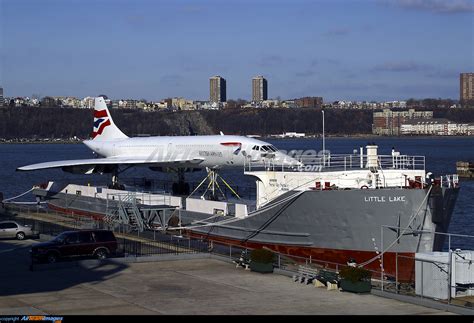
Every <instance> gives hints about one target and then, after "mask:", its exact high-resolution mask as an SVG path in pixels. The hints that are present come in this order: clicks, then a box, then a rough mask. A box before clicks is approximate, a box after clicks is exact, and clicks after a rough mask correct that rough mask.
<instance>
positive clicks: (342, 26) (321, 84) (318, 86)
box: [0, 0, 474, 101]
mask: <svg viewBox="0 0 474 323" xmlns="http://www.w3.org/2000/svg"><path fill="white" fill-rule="evenodd" d="M0 49H1V52H0V59H1V63H0V85H2V86H3V87H4V91H5V96H31V95H32V94H38V95H40V96H45V95H54V96H62V95H71V96H80V97H83V96H88V95H91V96H93V95H99V94H107V95H108V96H109V97H111V98H114V99H116V98H136V99H139V98H145V99H148V100H152V99H153V100H154V99H162V98H165V97H171V96H182V97H186V98H192V99H202V100H206V99H209V77H210V76H213V75H221V76H223V77H224V78H225V79H226V80H227V97H228V98H230V99H237V98H244V99H250V97H251V78H252V77H253V76H255V75H264V76H265V77H266V78H267V80H268V92H269V97H271V98H276V97H278V96H279V97H281V98H282V99H288V98H295V97H301V96H322V97H323V98H324V100H325V101H332V100H336V99H347V100H397V99H406V98H410V97H415V98H425V97H436V98H437V97H442V98H453V99H458V98H459V73H460V72H474V0H445V1H442V0H380V1H377V0H373V1H369V0H366V1H362V0H360V1H355V0H352V1H349V0H348V1H322V0H313V1H304V0H291V1H290V0H287V1H282V0H272V1H263V0H261V1H258V0H254V1H247V0H244V1H243V0H238V1H233V0H231V1H222V0H220V1H218V0H216V1H176V0H175V1H144V0H133V1H132V0H127V1H125V0H114V1H112V0H41V1H38V0H0Z"/></svg>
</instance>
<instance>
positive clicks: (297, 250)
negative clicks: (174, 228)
mask: <svg viewBox="0 0 474 323" xmlns="http://www.w3.org/2000/svg"><path fill="white" fill-rule="evenodd" d="M186 233H187V235H188V236H190V237H194V238H198V239H206V240H213V241H215V242H217V243H219V242H220V243H224V244H229V245H234V246H235V245H240V246H242V247H244V248H250V249H258V248H262V247H266V248H269V249H272V250H273V251H276V252H278V253H281V254H284V255H292V256H297V257H304V258H305V259H310V258H311V259H312V262H313V263H315V264H319V265H323V266H327V267H328V268H333V269H336V265H335V264H341V265H345V264H346V263H347V261H348V260H349V259H351V258H353V259H354V260H355V261H356V262H357V263H363V262H364V261H367V260H369V259H371V258H372V257H374V256H376V253H375V252H370V251H360V250H341V249H328V248H316V247H301V246H291V245H280V244H267V243H259V242H245V243H242V242H241V241H239V240H234V239H228V238H225V237H218V236H212V235H205V234H199V233H194V232H191V231H187V232H186ZM400 256H404V257H400ZM406 257H410V258H411V259H408V258H406ZM414 257H415V254H414V253H410V252H403V253H398V260H397V254H396V253H395V252H387V253H385V254H384V259H383V260H384V261H383V263H384V268H383V269H384V274H385V275H389V276H392V277H395V276H398V280H399V281H403V282H409V281H414V279H415V261H414ZM294 259H295V261H298V259H297V258H294ZM300 261H302V262H304V261H305V260H304V259H300ZM341 265H339V267H338V268H340V267H341ZM397 267H398V270H397ZM364 268H366V269H369V270H371V271H373V273H372V277H373V278H376V279H377V278H380V275H381V271H380V269H381V261H380V260H378V259H377V260H375V261H373V262H371V263H370V264H368V265H366V266H364Z"/></svg>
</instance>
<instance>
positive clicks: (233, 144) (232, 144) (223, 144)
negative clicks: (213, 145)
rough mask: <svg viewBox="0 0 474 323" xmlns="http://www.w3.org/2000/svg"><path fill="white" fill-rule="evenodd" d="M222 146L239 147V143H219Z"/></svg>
mask: <svg viewBox="0 0 474 323" xmlns="http://www.w3.org/2000/svg"><path fill="white" fill-rule="evenodd" d="M221 145H222V146H241V145H242V143H240V142H221Z"/></svg>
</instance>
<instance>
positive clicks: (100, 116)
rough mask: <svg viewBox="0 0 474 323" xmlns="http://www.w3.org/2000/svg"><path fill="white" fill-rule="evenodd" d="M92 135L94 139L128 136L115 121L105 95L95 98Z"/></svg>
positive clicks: (123, 137)
mask: <svg viewBox="0 0 474 323" xmlns="http://www.w3.org/2000/svg"><path fill="white" fill-rule="evenodd" d="M91 137H92V139H93V140H97V141H99V140H111V139H125V138H128V137H127V136H126V135H125V134H124V133H123V132H122V131H121V130H120V129H119V128H118V127H117V126H116V125H115V123H114V120H112V115H111V114H110V112H109V109H108V108H107V105H106V104H105V100H104V98H103V97H98V98H95V102H94V127H93V130H92V134H91Z"/></svg>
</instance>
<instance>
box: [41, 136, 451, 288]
mask: <svg viewBox="0 0 474 323" xmlns="http://www.w3.org/2000/svg"><path fill="white" fill-rule="evenodd" d="M298 160H300V162H301V163H300V164H299V165H297V166H295V165H293V166H282V165H273V164H272V163H271V162H268V163H266V164H261V163H260V164H258V165H253V164H252V163H248V164H246V165H245V166H244V172H243V174H244V175H245V176H250V177H252V178H253V179H254V180H255V188H256V194H255V195H256V197H255V199H254V200H243V199H238V198H234V199H227V200H219V199H215V198H214V199H205V198H203V196H198V197H195V196H173V195H172V194H170V193H167V192H155V193H141V192H136V191H132V190H127V189H125V190H117V189H111V188H107V187H97V186H83V185H76V184H67V185H65V186H62V185H58V184H57V183H55V182H49V183H47V184H44V185H42V186H37V187H35V188H34V190H33V193H34V194H35V195H36V196H37V198H38V201H45V202H47V204H48V207H49V208H51V209H53V210H57V211H60V212H65V213H74V214H77V215H89V216H94V217H96V218H100V219H102V220H104V221H106V222H108V223H114V221H115V222H127V221H129V224H133V225H136V226H137V229H138V230H156V229H169V230H181V232H182V233H183V234H186V235H188V236H190V237H194V238H199V239H205V240H207V241H212V242H216V243H224V244H231V245H236V246H241V247H245V248H250V249H255V248H268V249H271V250H273V251H275V252H278V253H280V254H282V255H286V256H289V257H295V259H296V258H298V259H312V261H315V262H317V261H321V262H325V263H326V266H329V267H331V266H337V265H345V264H347V263H348V262H351V263H353V262H355V263H357V264H359V265H360V266H363V267H365V268H367V269H369V270H372V271H374V272H376V273H382V274H384V275H386V276H387V277H395V276H397V279H398V280H399V281H410V280H411V281H412V280H413V278H414V260H407V259H408V258H413V257H414V255H415V253H418V252H433V251H441V250H442V249H443V246H444V243H445V235H444V234H445V233H447V232H448V228H449V223H450V221H451V216H452V214H453V210H454V206H455V203H456V199H457V196H458V193H459V189H460V187H459V179H458V176H457V175H443V176H438V177H436V176H433V174H432V173H430V172H427V171H426V169H425V157H424V156H409V155H403V154H401V153H400V152H397V151H395V150H392V154H391V155H379V154H378V146H377V145H375V144H369V145H367V146H366V147H365V151H364V148H363V147H360V150H354V151H353V153H351V154H346V155H336V154H329V153H324V154H322V155H317V156H300V157H298ZM213 178H215V176H213ZM210 186H211V183H209V185H208V187H210ZM213 186H214V185H212V187H213ZM137 223H138V224H137ZM400 257H402V258H400ZM403 259H405V260H403Z"/></svg>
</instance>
